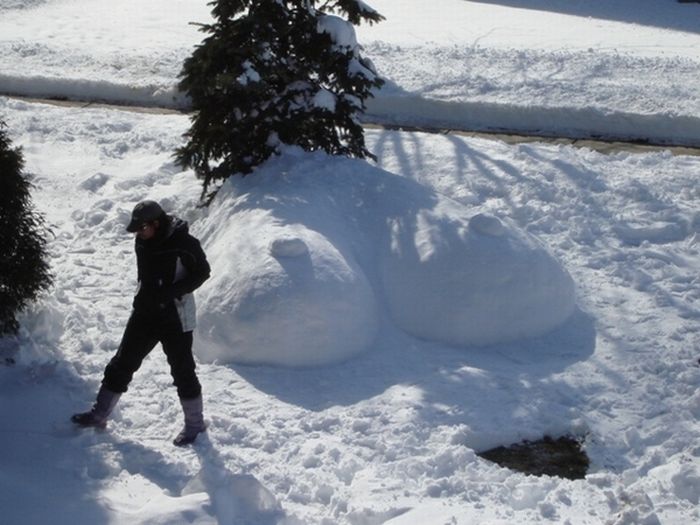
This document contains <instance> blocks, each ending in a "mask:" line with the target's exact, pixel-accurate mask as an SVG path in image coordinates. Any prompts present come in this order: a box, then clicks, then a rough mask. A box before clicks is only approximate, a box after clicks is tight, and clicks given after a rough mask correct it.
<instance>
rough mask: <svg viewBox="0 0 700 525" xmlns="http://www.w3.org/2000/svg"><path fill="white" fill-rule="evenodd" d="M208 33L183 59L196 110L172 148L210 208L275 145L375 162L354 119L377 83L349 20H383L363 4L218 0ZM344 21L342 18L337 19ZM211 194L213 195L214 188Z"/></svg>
mask: <svg viewBox="0 0 700 525" xmlns="http://www.w3.org/2000/svg"><path fill="white" fill-rule="evenodd" d="M210 5H212V6H213V10H212V14H213V16H214V19H215V20H214V23H212V24H210V25H203V26H202V31H203V32H205V33H206V34H207V35H208V36H207V37H206V38H205V39H204V41H203V42H202V43H201V44H200V45H199V46H198V47H197V48H196V49H195V51H194V52H193V54H192V55H191V56H190V57H189V58H187V59H186V60H185V63H184V65H183V69H182V71H181V73H180V89H181V90H182V91H183V92H185V93H186V94H187V95H188V96H189V98H190V100H191V102H192V107H193V109H194V111H195V113H194V116H193V117H192V124H191V127H190V129H189V131H188V132H187V133H186V134H185V138H186V139H187V143H186V145H185V146H183V147H182V148H179V149H178V150H177V152H176V160H177V162H178V164H180V165H181V166H182V167H186V168H192V169H194V172H195V174H196V175H197V177H199V178H200V179H202V181H203V190H202V198H203V200H204V201H205V202H206V203H207V204H208V203H209V202H211V199H212V198H213V197H214V195H215V194H216V191H217V189H218V187H219V186H220V185H221V183H222V182H223V181H224V180H225V179H226V178H228V177H229V176H231V175H235V174H240V175H246V174H248V173H250V172H251V171H253V169H254V168H255V167H256V166H258V165H260V164H261V163H263V162H264V161H265V160H266V159H268V158H269V157H270V156H271V155H272V154H274V153H277V152H278V151H279V146H280V145H281V144H288V145H296V146H300V147H301V148H303V149H304V150H307V151H314V150H323V151H326V152H328V153H330V154H332V155H345V156H353V157H358V158H366V157H373V156H372V154H371V153H370V152H369V151H368V150H367V148H366V147H365V142H364V131H363V129H362V126H361V125H360V122H359V120H358V117H359V115H360V114H361V113H362V112H363V111H364V110H365V109H366V107H365V100H366V99H367V97H369V96H371V90H372V89H373V88H378V87H380V86H381V85H382V83H383V81H382V80H381V79H380V78H379V77H378V75H377V74H376V72H375V70H374V67H373V66H372V64H371V62H370V61H369V60H367V59H365V58H364V57H362V56H361V54H360V46H359V45H358V43H357V41H356V39H355V30H354V27H353V24H359V23H360V22H362V21H366V22H369V23H373V22H378V21H380V20H382V19H383V17H382V16H381V15H380V14H379V13H377V12H376V11H374V10H373V9H372V8H370V7H369V6H367V5H366V4H365V3H364V2H362V1H361V0H328V1H326V2H318V1H316V0H216V1H214V2H212V3H211V4H210ZM340 15H342V17H341V16H340ZM212 188H213V189H212Z"/></svg>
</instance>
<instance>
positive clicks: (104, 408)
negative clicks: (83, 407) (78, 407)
mask: <svg viewBox="0 0 700 525" xmlns="http://www.w3.org/2000/svg"><path fill="white" fill-rule="evenodd" d="M120 396H121V394H118V393H117V392H112V391H111V390H107V389H106V388H105V387H104V386H101V387H100V390H99V392H97V399H96V400H95V404H94V405H93V406H92V409H91V410H90V411H89V412H82V413H80V414H73V415H72V416H71V418H70V420H71V421H72V422H73V423H75V424H76V425H78V426H81V427H100V428H104V427H105V425H106V424H107V418H108V417H109V415H110V414H111V413H112V410H114V407H115V406H116V404H117V401H119V397H120Z"/></svg>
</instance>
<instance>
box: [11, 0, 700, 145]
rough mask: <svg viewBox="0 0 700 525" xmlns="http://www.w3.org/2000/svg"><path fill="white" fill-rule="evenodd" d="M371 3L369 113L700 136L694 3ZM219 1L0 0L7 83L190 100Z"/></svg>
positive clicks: (336, 24)
mask: <svg viewBox="0 0 700 525" xmlns="http://www.w3.org/2000/svg"><path fill="white" fill-rule="evenodd" d="M371 4H372V7H373V8H375V9H376V10H377V11H379V12H380V13H381V14H383V15H384V16H385V17H386V20H385V21H383V22H381V23H378V24H373V25H372V26H369V25H361V26H359V27H357V28H356V32H357V40H358V41H359V43H360V44H361V45H362V47H363V48H364V51H363V53H364V55H365V56H366V57H367V58H369V59H371V60H372V62H373V63H374V65H375V66H376V68H377V69H378V71H379V73H380V74H381V75H382V76H383V77H384V78H385V79H386V80H387V83H386V84H385V86H384V87H383V88H382V89H381V90H380V91H378V92H377V93H376V97H375V98H374V99H372V100H370V101H369V103H368V110H369V111H368V113H367V115H366V117H367V118H368V119H369V120H372V121H375V122H381V123H389V124H401V125H412V126H438V127H445V128H457V129H464V128H466V129H477V130H509V131H514V132H523V133H536V134H542V135H561V134H566V135H567V136H571V137H605V138H632V139H635V140H642V141H644V140H649V141H652V142H657V143H675V144H684V145H696V146H697V145H700V80H699V79H700V32H699V31H698V29H697V28H698V22H697V21H698V20H699V19H700V5H696V4H680V3H678V2H677V1H676V0H615V1H614V2H610V1H608V0H501V1H498V0H481V1H467V0H432V1H430V2H426V1H424V0H401V1H399V0H375V1H374V2H371ZM22 6H25V7H24V8H23V7H22ZM209 10H210V6H208V5H207V2H203V1H201V2H200V1H195V0H149V2H147V3H145V4H144V3H143V2H140V1H137V0H110V1H108V0H46V1H33V2H29V1H26V0H25V1H22V0H11V1H9V2H8V1H7V0H5V1H4V2H0V93H6V94H8V93H12V94H25V95H32V96H44V97H46V96H58V97H68V98H75V99H79V100H87V101H90V100H102V101H105V100H106V101H112V102H127V103H132V104H141V105H156V106H165V107H180V108H182V107H187V104H188V101H187V100H186V98H185V97H184V96H183V94H182V93H180V92H179V91H178V89H177V81H178V74H179V72H180V70H181V65H182V61H183V59H184V58H185V57H187V56H188V55H189V54H190V53H191V52H192V49H193V47H194V46H195V45H196V44H198V43H200V42H201V40H202V38H203V34H202V33H200V32H198V30H197V29H198V26H197V25H196V23H207V22H210V21H211V15H210V13H209ZM42 20H51V24H43V23H41V21H42ZM190 22H192V23H194V24H190ZM331 22H333V23H331ZM326 26H328V27H327V28H326V29H327V30H329V31H331V32H332V34H333V35H335V38H336V39H339V42H341V43H344V44H352V43H353V41H354V39H355V36H354V34H351V33H353V32H354V31H353V29H352V27H348V26H347V25H346V24H344V23H342V21H340V20H338V19H335V18H333V17H329V18H327V19H326ZM399 116H400V118H399Z"/></svg>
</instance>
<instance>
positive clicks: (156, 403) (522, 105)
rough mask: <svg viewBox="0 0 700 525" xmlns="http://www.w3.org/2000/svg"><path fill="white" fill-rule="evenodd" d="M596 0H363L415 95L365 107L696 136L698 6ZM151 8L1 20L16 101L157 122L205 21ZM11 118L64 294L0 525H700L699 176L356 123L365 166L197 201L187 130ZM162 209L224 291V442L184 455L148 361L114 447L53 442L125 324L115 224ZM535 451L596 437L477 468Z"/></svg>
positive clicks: (210, 345) (48, 324)
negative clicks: (575, 454) (184, 147)
mask: <svg viewBox="0 0 700 525" xmlns="http://www.w3.org/2000/svg"><path fill="white" fill-rule="evenodd" d="M408 4H410V9H409V8H408V7H406V6H407V5H408ZM608 4H610V2H602V1H599V2H593V1H589V2H583V1H580V2H578V1H570V2H564V1H561V2H559V1H556V0H549V1H547V0H539V1H537V0H532V1H529V2H528V1H525V0H520V1H517V0H510V1H505V0H504V1H502V2H459V1H457V0H440V1H438V0H435V1H434V2H418V1H415V2H414V1H411V2H409V1H406V0H404V1H402V2H398V1H395V2H391V1H389V0H375V1H374V2H372V5H373V6H374V7H376V8H378V9H379V10H380V11H381V12H383V13H384V14H385V15H386V16H387V17H388V20H387V21H386V22H383V23H382V24H379V25H376V26H373V27H372V28H365V29H361V30H360V31H359V35H360V40H361V41H363V42H364V43H365V47H366V50H367V51H366V52H367V54H368V55H370V56H371V57H372V58H373V59H374V61H375V64H376V65H377V67H378V68H379V69H380V70H381V71H382V73H384V74H385V75H386V76H387V77H389V78H390V80H391V82H390V85H389V88H388V89H389V92H390V93H394V94H395V95H397V94H398V95H397V96H399V95H400V96H401V97H404V98H405V97H408V99H410V100H411V102H410V103H404V102H406V101H405V100H404V101H403V102H401V103H396V105H395V106H391V105H390V104H391V103H392V102H391V98H392V97H394V95H391V94H389V95H380V96H379V97H378V99H377V102H376V106H375V108H374V110H375V111H377V113H380V112H381V111H386V112H387V113H386V115H387V118H388V116H391V118H392V119H396V121H401V122H408V123H413V124H430V123H431V122H429V121H426V120H425V117H426V114H423V113H420V111H422V110H421V106H420V104H419V103H418V101H424V103H425V104H428V105H430V104H440V105H444V106H443V107H445V108H446V109H447V110H448V111H446V112H445V114H448V113H449V115H450V116H451V118H454V119H455V122H456V124H461V123H464V124H465V126H468V125H472V124H473V123H472V122H471V121H469V120H468V118H470V117H469V114H471V111H466V109H467V108H472V109H475V110H479V111H482V112H483V113H481V114H482V115H485V116H487V117H488V118H489V119H491V118H497V117H498V115H505V116H506V117H508V118H512V119H514V120H519V119H520V115H525V114H527V115H529V116H530V117H531V118H532V119H540V120H539V121H546V122H548V124H549V125H550V127H549V128H548V129H549V131H551V132H556V131H562V132H565V133H566V132H568V131H569V130H570V128H569V127H568V125H567V123H566V121H562V120H557V118H558V117H561V116H562V115H564V114H565V113H564V112H565V110H566V108H567V107H573V108H574V109H575V110H576V114H577V115H584V116H585V118H584V121H585V123H586V124H587V125H592V124H593V123H595V121H594V119H593V118H592V117H591V115H598V114H600V115H605V116H606V119H605V120H602V119H601V120H600V121H599V122H598V124H600V125H602V126H605V127H604V128H597V129H596V131H595V132H596V133H603V132H605V131H606V130H607V129H608V128H607V125H608V123H609V124H610V127H611V129H616V128H615V126H616V125H618V124H616V122H617V123H619V122H626V123H627V124H626V125H627V126H628V127H627V128H625V129H624V130H623V131H625V132H629V131H631V130H633V131H634V132H635V133H639V134H640V135H649V136H653V134H654V133H659V131H660V130H663V129H671V127H673V126H674V125H676V124H677V123H678V122H685V123H686V124H684V125H683V126H681V127H680V128H674V129H676V130H677V131H678V130H680V131H679V133H680V132H682V133H681V134H688V135H689V136H692V138H693V140H694V141H697V140H698V138H700V133H697V131H693V130H694V129H696V128H693V126H694V125H695V124H693V125H690V124H688V123H693V122H695V121H696V120H697V116H698V114H700V112H698V102H697V100H698V84H697V83H698V80H697V78H698V77H697V75H696V73H697V69H698V62H699V61H698V54H699V53H698V49H699V48H698V43H699V42H700V37H699V36H698V31H697V30H696V29H695V25H694V22H693V20H697V19H698V18H697V17H696V18H693V16H694V15H700V5H694V4H686V5H681V4H677V3H675V2H673V1H671V0H668V1H663V2H662V1H656V2H651V1H639V0H637V1H636V2H628V1H619V2H615V7H611V6H609V5H608ZM164 6H166V3H165V2H160V1H155V0H154V1H153V2H148V3H145V4H142V3H137V2H133V1H127V0H121V1H112V2H109V3H108V2H97V1H94V0H93V1H92V2H90V4H89V6H88V5H87V2H85V1H84V0H54V1H45V2H44V1H35V2H29V1H26V0H25V1H21V0H9V1H7V0H6V1H0V47H2V48H3V53H1V54H0V89H1V90H4V91H9V90H12V91H15V90H16V91H18V92H20V93H25V94H41V95H43V96H46V95H70V96H77V97H81V98H88V99H104V100H129V101H131V102H139V103H147V102H149V101H150V103H153V101H157V102H158V103H164V102H166V101H167V97H169V96H170V97H171V96H172V94H173V91H172V86H173V83H174V78H175V76H176V74H177V70H178V68H179V61H180V60H181V59H182V57H183V56H185V55H186V54H187V52H188V50H189V49H190V48H191V45H192V44H193V43H194V42H196V41H198V39H199V35H198V34H197V33H196V31H194V29H193V28H192V27H191V26H187V25H186V24H185V22H186V21H188V20H202V19H204V18H206V17H207V8H206V7H204V6H203V5H202V3H200V2H192V1H184V0H181V1H174V0H171V1H170V2H168V3H167V7H164ZM433 6H434V8H433ZM631 6H635V7H634V9H632V7H631ZM110 20H111V22H110ZM543 28H545V29H547V31H543V30H542V29H543ZM467 43H468V45H466V44H467ZM514 49H517V52H516V51H513V50H514ZM450 61H452V62H450ZM557 61H558V62H557ZM431 63H432V64H434V65H429V64H431ZM450 64H453V65H452V66H451V65H450ZM454 64H461V65H460V66H459V67H453V66H454ZM465 64H467V65H468V67H465ZM647 66H648V67H647ZM459 68H464V71H460V69H459ZM596 71H597V72H598V74H597V76H596V75H594V74H592V72H596ZM411 72H413V73H411ZM507 72H508V74H506V73H507ZM693 72H695V73H693ZM419 73H420V74H419ZM480 80H481V81H483V82H484V84H483V85H484V86H487V85H488V86H492V89H493V92H492V93H490V94H489V92H488V91H489V90H488V89H476V90H474V88H475V86H478V85H479V81H480ZM13 83H14V84H13ZM603 85H604V86H603ZM6 86H10V87H9V88H8V87H6ZM12 86H15V87H12ZM450 86H452V87H450ZM603 87H604V89H603ZM601 89H602V91H601ZM472 90H473V91H472ZM156 93H161V94H162V96H161V95H156ZM158 97H160V98H158ZM418 97H420V98H418ZM489 97H494V98H492V99H490V98H489ZM494 101H495V103H496V104H497V105H498V106H499V107H500V109H501V110H503V111H502V112H501V113H499V112H498V111H496V110H495V109H494V107H495V106H493V105H492V103H494ZM547 101H555V102H553V103H552V105H551V106H552V107H553V108H555V110H552V107H550V106H549V105H548V104H547ZM168 103H171V102H168ZM426 107H428V106H426ZM377 108H379V109H377ZM388 108H393V109H388ZM389 111H391V115H389ZM417 112H418V113H417ZM622 113H624V114H625V115H633V116H634V118H632V117H630V120H625V119H619V118H618V117H619V116H620V114H622ZM643 115H651V116H653V119H652V120H650V121H644V120H643V119H641V116H643ZM463 117H464V120H462V118H463ZM0 118H2V119H4V120H6V121H7V124H8V126H9V130H10V135H11V137H12V138H13V140H14V141H15V143H16V144H17V145H21V146H22V147H23V151H24V156H25V160H26V164H27V168H26V171H27V172H28V173H29V174H30V175H31V177H32V179H33V182H34V184H35V185H36V190H35V192H34V201H35V203H36V206H37V208H38V209H39V210H40V211H42V212H43V213H45V215H46V217H47V220H48V222H49V224H50V225H51V227H52V230H53V236H52V240H51V243H50V249H51V254H52V257H51V262H52V267H53V268H54V272H55V274H56V284H55V287H54V289H53V291H52V294H51V295H50V296H49V297H46V298H45V299H44V300H42V301H41V302H40V303H38V304H37V305H35V307H33V308H32V309H31V310H30V311H29V312H27V313H26V315H25V316H24V317H23V319H22V321H23V332H22V334H21V337H20V338H19V340H16V341H10V340H2V341H1V342H2V346H1V348H2V350H3V352H8V351H9V350H11V347H12V346H13V345H17V344H18V345H19V347H20V348H19V352H18V353H17V354H16V359H17V361H18V362H17V364H16V365H15V366H12V367H9V366H0V398H1V400H0V421H2V423H1V424H0V465H1V468H0V507H1V508H2V509H3V518H2V520H3V522H7V523H13V524H14V523H18V524H19V523H22V524H24V523H28V524H34V523H37V524H38V523H47V522H52V523H71V524H94V523H123V524H134V523H144V524H178V523H220V524H224V523H225V524H236V525H240V524H246V523H248V524H254V525H268V524H269V525H272V524H279V525H301V524H304V525H312V524H323V525H331V524H339V525H345V524H349V525H378V524H381V523H387V524H389V525H423V524H431V525H432V524H443V523H457V524H472V523H493V524H495V523H502V524H506V523H508V524H510V523H533V524H534V523H543V522H551V523H567V522H568V523H571V524H599V523H610V524H616V525H623V524H630V525H631V524H637V523H641V524H655V523H662V524H689V523H696V522H698V521H700V512H699V511H698V503H699V500H698V498H699V497H700V459H699V458H700V439H699V438H700V424H699V423H698V419H699V418H700V389H699V387H700V366H698V365H699V363H698V357H700V356H699V355H698V348H700V280H699V279H700V277H698V276H699V274H700V272H699V271H698V270H699V269H700V184H698V182H699V179H700V157H692V156H673V155H672V154H671V153H669V152H666V151H659V152H654V153H644V154H632V153H617V154H614V155H603V154H600V153H597V152H594V151H591V150H588V149H576V148H573V147H570V146H562V145H554V144H549V145H548V144H542V143H530V144H521V145H514V146H513V145H506V144H504V143H502V142H498V141H490V140H485V139H479V138H464V137H457V136H451V135H426V134H420V133H407V132H398V131H386V130H370V131H368V133H367V139H368V144H369V148H370V150H372V151H373V152H374V153H375V154H376V155H377V157H378V161H377V163H376V165H375V164H371V163H366V162H363V161H357V160H349V159H333V158H328V157H326V156H324V155H321V154H313V155H310V154H302V153H300V152H298V151H296V150H293V149H290V150H288V151H286V152H285V153H284V155H283V156H281V157H279V158H277V159H274V160H272V161H271V162H269V163H268V164H267V165H266V166H264V167H263V168H262V169H261V170H260V171H259V173H257V174H256V175H255V176H254V177H249V178H246V179H244V180H232V181H231V182H230V184H229V185H227V186H226V187H225V188H224V190H222V192H221V194H220V195H219V197H218V198H217V200H216V201H215V202H214V203H213V204H212V206H211V207H210V208H209V209H207V210H204V209H200V208H196V207H195V204H196V201H197V197H198V194H199V186H198V182H197V181H196V180H195V179H194V177H193V175H192V174H191V173H190V172H181V171H180V170H179V169H177V168H176V167H175V165H174V164H173V162H172V151H173V149H174V148H175V147H176V146H177V145H179V144H180V141H181V138H180V136H181V134H182V133H183V131H184V130H185V129H186V128H187V126H188V120H187V117H185V116H183V115H176V114H173V115H152V114H143V113H132V112H126V111H121V110H116V109H104V108H103V109H100V108H82V109H81V108H61V107H54V106H50V105H43V104H35V103H29V102H25V101H18V100H14V99H9V98H5V97H0ZM635 119H637V120H635ZM645 122H646V123H645ZM649 122H651V124H649ZM641 124H644V126H641ZM664 126H668V128H664ZM146 197H150V198H156V199H159V200H160V201H161V202H162V203H163V204H164V206H165V207H166V208H167V209H169V210H171V211H172V212H173V213H175V214H177V215H180V216H182V217H183V218H184V219H186V220H188V221H189V222H190V224H191V226H192V229H193V231H194V233H195V234H196V235H198V236H199V237H200V238H201V239H202V241H203V245H204V246H205V249H206V251H207V253H208V255H209V257H210V259H211V262H212V266H213V268H214V277H213V278H212V279H211V280H210V281H209V282H208V283H206V284H205V286H204V287H203V288H202V289H201V290H200V291H199V292H197V297H198V300H199V303H200V319H199V321H200V331H199V332H198V334H197V342H196V351H197V354H198V356H199V360H200V365H199V372H200V378H201V380H202V383H203V387H204V393H205V411H206V418H207V419H208V421H209V423H210V429H209V431H208V433H207V434H206V436H205V437H204V438H203V439H199V440H198V443H197V444H196V445H195V446H194V447H193V448H191V449H185V450H181V449H176V448H174V447H173V446H172V445H171V443H170V439H171V437H172V436H173V435H174V434H175V433H176V432H177V430H178V429H179V426H180V419H181V415H180V408H179V404H178V402H177V399H176V394H175V389H174V388H173V387H172V386H171V384H170V383H171V379H170V376H169V373H168V370H167V365H166V364H165V359H164V357H163V355H162V354H161V353H160V352H159V351H158V350H156V351H154V352H153V355H152V356H150V357H149V358H148V359H147V360H146V362H145V363H144V365H143V367H142V369H141V370H140V371H139V372H138V373H137V375H136V378H135V380H134V382H133V384H132V386H131V388H130V390H129V392H128V393H127V394H126V395H125V396H123V398H122V401H121V402H120V405H119V407H118V409H117V411H116V414H115V418H114V420H113V421H112V422H111V423H110V426H109V427H108V430H107V431H106V432H92V431H88V432H80V431H76V430H74V429H73V428H71V426H70V424H69V423H68V422H67V418H68V416H69V415H70V414H71V413H73V412H74V411H75V410H78V409H83V408H85V407H86V406H87V405H89V403H90V402H91V401H92V398H93V395H94V393H95V390H96V388H97V385H98V384H99V381H100V379H101V374H102V371H103V368H104V365H105V364H106V362H107V361H108V359H109V358H110V357H111V355H112V354H113V352H114V351H115V348H116V346H117V344H118V342H119V339H120V336H121V331H122V329H123V325H124V322H125V320H126V318H127V316H128V314H129V304H130V297H131V293H132V291H133V288H134V286H135V282H134V279H135V270H134V258H133V252H132V240H131V238H130V236H129V235H128V234H126V233H125V232H124V225H125V222H126V219H127V217H128V214H129V212H130V210H131V208H132V206H133V205H134V204H135V202H137V201H138V200H141V199H143V198H146ZM227 276H229V277H228V278H227ZM572 283H573V289H574V290H575V308H574V309H573V313H572V311H571V308H572V307H573V303H572V302H571V301H572V300H574V297H573V296H571V295H570V290H569V286H571V284H572ZM475 298H478V301H475ZM225 307H231V309H230V310H229V311H226V310H225ZM516 325H518V326H517V327H516ZM516 328H517V329H516ZM475 343H489V344H487V345H483V344H481V345H476V344H475ZM3 355H6V354H4V353H3ZM244 363H245V364H244ZM260 363H262V364H260ZM319 363H320V366H319ZM290 365H291V366H290ZM544 434H550V435H562V434H571V435H574V436H577V437H579V438H581V439H582V440H583V442H584V447H585V450H586V452H587V453H588V455H589V456H590V458H591V462H592V465H591V470H590V473H589V475H588V476H587V477H586V479H583V480H577V481H570V480H563V479H559V478H550V477H542V478H536V477H531V476H526V475H524V474H518V473H515V472H512V471H509V470H507V469H503V468H500V467H498V466H496V465H494V464H491V463H489V462H487V461H485V460H483V459H481V458H479V457H478V456H477V455H476V453H477V452H479V451H482V450H485V449H487V448H490V447H492V446H496V445H502V444H509V443H512V442H515V441H519V440H521V439H534V438H538V437H541V436H542V435H544Z"/></svg>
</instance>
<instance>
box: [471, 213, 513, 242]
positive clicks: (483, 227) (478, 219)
mask: <svg viewBox="0 0 700 525" xmlns="http://www.w3.org/2000/svg"><path fill="white" fill-rule="evenodd" d="M469 229H470V230H472V231H474V232H477V233H482V234H484V235H490V236H492V237H500V236H501V235H503V234H504V233H505V228H504V227H503V223H502V222H501V221H500V220H499V219H498V218H497V217H494V216H492V215H485V214H483V213H479V214H477V215H474V217H472V218H471V219H469Z"/></svg>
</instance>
